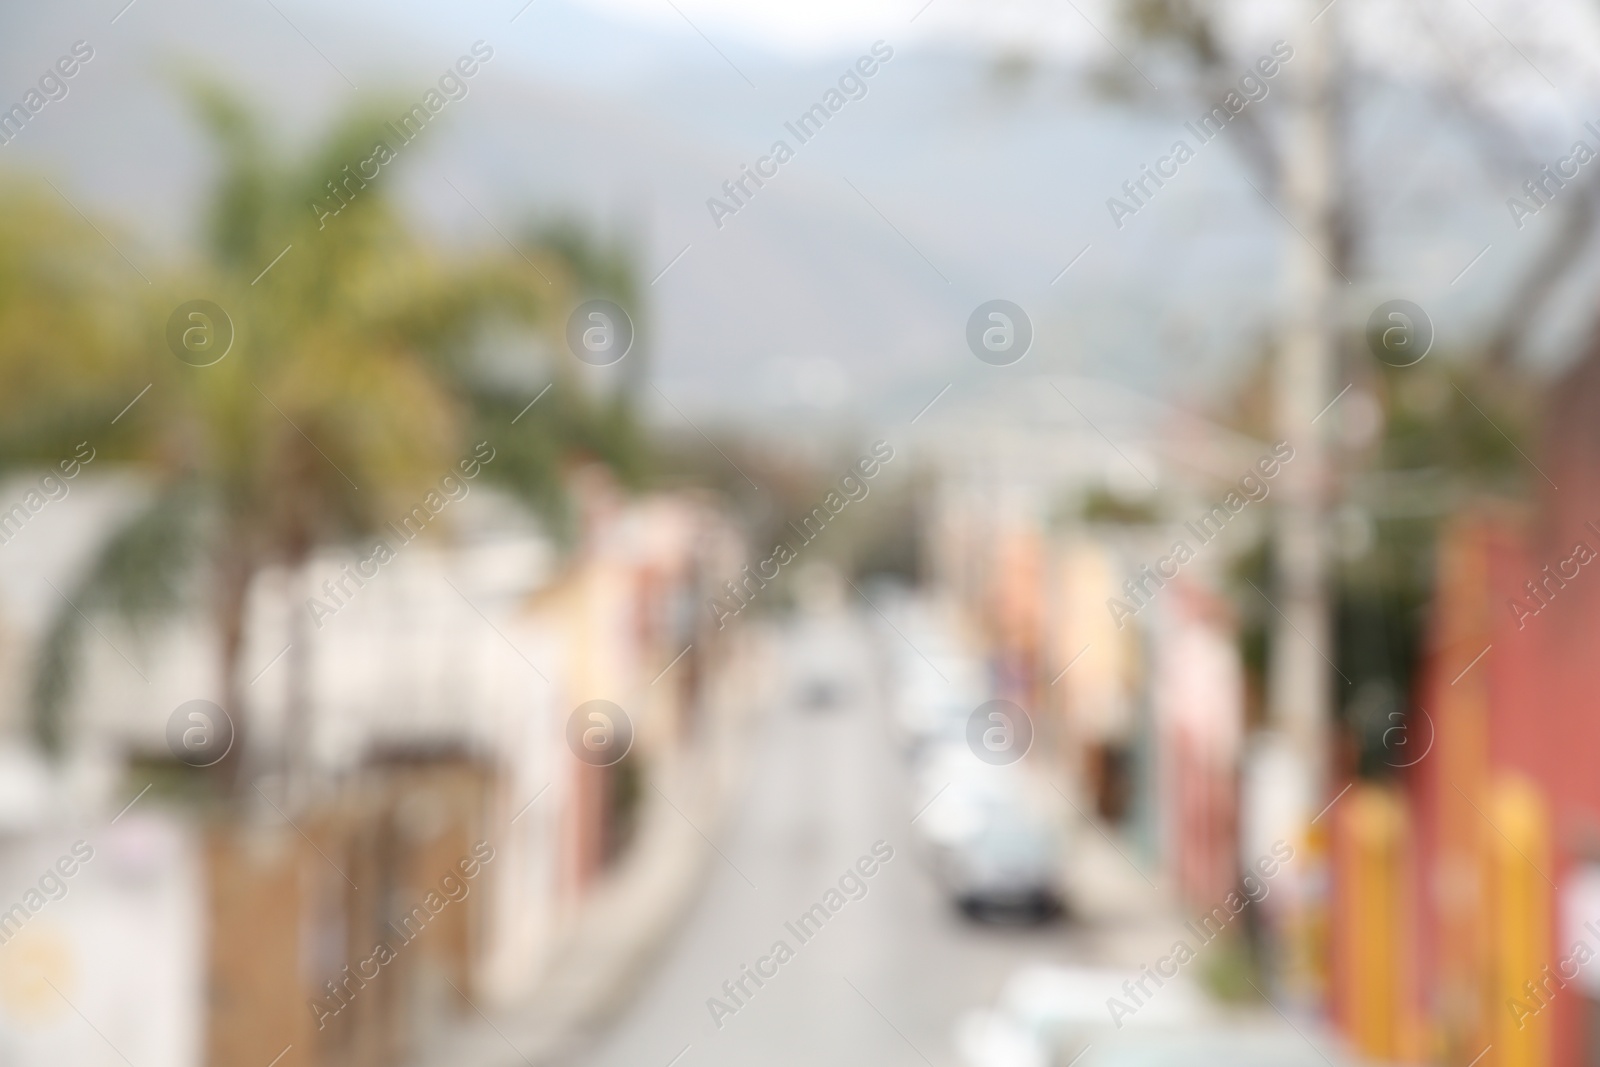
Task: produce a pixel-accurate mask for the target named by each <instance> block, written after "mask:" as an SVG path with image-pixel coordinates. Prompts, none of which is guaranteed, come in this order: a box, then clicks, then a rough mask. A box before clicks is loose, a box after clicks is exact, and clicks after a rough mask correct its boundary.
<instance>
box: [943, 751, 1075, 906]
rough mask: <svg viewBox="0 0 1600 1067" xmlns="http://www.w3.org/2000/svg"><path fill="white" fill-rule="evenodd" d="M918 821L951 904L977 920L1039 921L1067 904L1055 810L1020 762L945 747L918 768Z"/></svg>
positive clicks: (1062, 850) (1058, 827) (1061, 843)
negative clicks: (987, 760) (994, 761)
mask: <svg viewBox="0 0 1600 1067" xmlns="http://www.w3.org/2000/svg"><path fill="white" fill-rule="evenodd" d="M916 781H917V783H918V786H917V792H918V793H919V794H920V797H919V801H920V803H919V809H920V814H918V815H917V817H916V822H915V823H914V824H913V825H914V826H915V827H916V828H917V831H918V837H919V839H920V840H921V842H922V843H923V846H924V850H925V852H926V853H927V855H928V857H929V860H930V864H931V866H932V868H933V871H934V874H935V876H936V877H937V878H938V880H939V882H940V884H941V885H942V886H943V887H944V889H945V891H946V892H947V893H948V894H949V896H950V899H951V900H952V902H953V903H954V904H955V905H956V906H957V907H958V908H960V909H961V911H962V912H963V913H964V914H966V915H967V916H969V917H970V918H974V919H991V920H1017V919H1022V920H1040V919H1046V918H1050V917H1052V916H1054V915H1056V914H1057V913H1059V912H1060V911H1061V910H1062V907H1063V904H1064V894H1063V885H1064V882H1065V879H1064V877H1063V875H1064V869H1063V862H1064V860H1063V853H1064V849H1063V842H1062V832H1061V829H1060V825H1061V823H1060V820H1059V818H1058V817H1057V814H1058V813H1057V812H1056V811H1054V810H1053V808H1052V807H1051V806H1050V805H1048V804H1046V803H1044V802H1043V801H1042V800H1041V798H1040V796H1039V792H1040V791H1039V789H1038V788H1037V786H1038V783H1034V782H1032V781H1031V780H1030V779H1029V778H1028V777H1027V776H1026V775H1025V773H1024V772H1023V771H1022V770H1021V769H1020V768H1014V767H1008V768H999V767H991V766H988V765H986V764H982V763H978V762H977V761H976V760H974V759H973V757H972V754H971V753H970V752H968V751H967V750H966V749H965V747H964V746H963V747H956V746H944V747H942V748H941V749H939V750H938V751H937V753H936V754H930V756H929V758H928V760H927V761H926V763H925V764H924V765H923V766H922V767H921V768H919V773H918V774H917V776H916Z"/></svg>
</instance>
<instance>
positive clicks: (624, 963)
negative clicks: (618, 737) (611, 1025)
mask: <svg viewBox="0 0 1600 1067" xmlns="http://www.w3.org/2000/svg"><path fill="white" fill-rule="evenodd" d="M764 656H765V642H764V640H763V639H762V637H761V636H760V635H759V634H757V633H751V634H747V635H745V636H744V637H743V639H742V640H741V642H740V647H739V648H738V649H737V650H736V652H735V654H734V655H732V656H730V657H729V666H728V668H727V670H726V672H725V674H724V676H723V677H721V678H719V679H718V680H717V682H716V683H715V689H714V692H713V694H712V696H711V699H710V701H709V704H708V708H707V716H706V725H705V736H704V737H703V738H702V740H701V742H700V745H699V746H698V747H697V748H694V749H692V750H689V751H687V752H685V753H684V755H683V757H682V758H681V759H679V760H677V761H675V762H674V763H673V764H672V765H670V766H664V767H660V768H656V769H654V770H652V772H651V777H650V779H649V788H647V790H646V792H645V797H646V800H645V806H644V811H643V813H642V815H641V817H640V822H639V825H638V828H637V830H636V835H635V838H634V845H633V846H632V847H631V848H630V850H629V851H628V852H627V854H626V855H625V856H624V857H623V859H622V860H621V861H620V862H619V863H618V865H617V866H616V867H615V868H614V869H613V870H612V871H611V872H610V873H609V874H608V875H606V877H605V879H604V880H603V881H602V882H601V883H600V884H599V885H598V886H597V887H596V888H595V889H594V890H593V891H592V892H591V893H590V894H589V896H588V897H587V898H586V899H585V900H584V902H583V904H582V905H581V910H580V911H579V913H578V916H577V918H576V920H575V921H574V922H573V923H572V924H571V925H570V926H569V927H568V929H567V930H566V931H565V933H564V936H563V939H562V942H561V944H560V946H559V947H558V948H557V949H556V950H555V951H554V952H553V953H552V962H551V964H550V966H549V968H548V970H547V971H546V973H545V975H544V977H543V978H542V979H541V980H540V982H539V984H538V986H537V988H536V989H535V991H534V992H533V994H532V995H531V996H529V997H528V998H527V1001H526V1002H525V1003H524V1004H522V1005H520V1006H518V1007H514V1008H509V1009H505V1010H499V1011H494V1010H490V1011H487V1012H486V1011H485V1010H483V1009H484V1005H482V1004H473V1005H472V1006H470V1007H466V1008H465V1009H464V1010H465V1014H464V1015H463V1016H461V1017H460V1018H459V1021H458V1022H457V1023H455V1024H453V1025H451V1026H450V1027H448V1028H447V1029H446V1030H444V1031H443V1032H442V1033H441V1034H439V1035H437V1036H436V1037H435V1038H434V1039H433V1040H432V1041H431V1042H429V1043H428V1045H427V1046H426V1047H424V1048H423V1049H422V1050H420V1052H419V1054H418V1056H417V1057H416V1059H415V1060H414V1061H413V1062H414V1063H415V1064H416V1065H417V1067H530V1065H531V1067H544V1065H545V1064H554V1063H568V1062H571V1061H572V1059H573V1058H574V1056H575V1055H576V1054H577V1053H578V1052H579V1051H581V1050H582V1049H583V1048H584V1047H585V1046H586V1045H587V1044H588V1043H589V1042H590V1041H592V1040H593V1039H594V1038H595V1037H596V1036H597V1035H598V1034H599V1033H600V1032H601V1031H602V1030H603V1029H604V1028H605V1026H606V1025H607V1023H608V1022H609V1021H610V1020H611V1019H612V1018H614V1017H615V1016H616V1015H617V1014H618V1013H619V1012H620V1011H622V1010H623V1009H624V1008H625V1007H626V1005H627V1004H628V1003H629V1001H630V999H631V997H632V995H633V993H634V992H635V990H636V989H637V987H638V985H639V983H640V982H641V981H642V980H643V978H644V977H645V976H646V974H647V972H648V970H649V967H650V964H651V963H652V962H653V960H654V959H655V958H656V956H657V954H658V953H659V952H660V951H661V950H662V949H663V948H664V947H665V945H666V942H667V940H668V939H669V938H670V936H671V935H672V933H673V932H674V931H675V930H676V929H677V928H678V926H679V921H680V919H681V917H682V916H683V914H684V913H685V912H686V911H687V910H688V908H689V906H690V905H691V904H692V903H693V901H694V899H695V897H696V895H697V893H698V891H699V888H700V884H701V882H702V879H703V877H704V875H705V873H706V870H707V866H708V860H709V858H710V857H711V856H713V855H714V854H713V853H712V851H711V846H710V843H709V841H708V838H714V837H715V836H716V835H717V833H718V832H719V830H720V828H721V826H722V823H723V820H724V817H725V815H726V813H727V811H728V803H727V801H728V799H729V797H730V796H731V795H733V794H734V793H735V792H736V791H737V789H738V788H739V787H740V786H741V785H742V782H741V781H740V775H739V767H740V764H739V760H738V757H739V754H740V753H741V751H742V750H743V747H744V734H745V730H746V726H747V723H748V721H749V719H750V716H751V709H752V707H753V706H754V705H756V704H757V702H758V701H759V700H760V699H761V694H760V693H759V691H758V683H757V678H758V676H759V674H760V661H761V660H762V659H763V658H764Z"/></svg>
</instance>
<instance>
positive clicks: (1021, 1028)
mask: <svg viewBox="0 0 1600 1067" xmlns="http://www.w3.org/2000/svg"><path fill="white" fill-rule="evenodd" d="M1135 977H1137V969H1136V968H1131V967H1130V968H1128V969H1125V970H1124V969H1115V968H1108V967H1083V966H1061V965H1034V966H1030V967H1025V968H1023V969H1022V970H1020V971H1018V972H1017V973H1016V974H1013V975H1012V976H1011V977H1010V978H1009V979H1007V980H1006V983H1005V986H1004V987H1003V988H1002V990H1001V993H1000V997H999V1000H998V1002H997V1003H996V1004H995V1006H994V1007H993V1008H983V1009H979V1010H976V1011H970V1012H967V1013H966V1014H965V1015H963V1016H962V1017H961V1019H960V1020H959V1021H958V1022H957V1024H956V1033H955V1044H956V1051H957V1054H958V1055H959V1056H960V1058H961V1060H962V1062H963V1063H964V1064H966V1065H967V1067H1066V1065H1069V1064H1070V1065H1072V1067H1345V1065H1346V1064H1348V1063H1349V1062H1350V1061H1349V1060H1348V1059H1346V1058H1345V1057H1343V1056H1341V1055H1340V1054H1339V1052H1338V1050H1337V1047H1336V1046H1335V1045H1334V1043H1333V1042H1330V1041H1328V1040H1327V1039H1326V1038H1325V1037H1322V1036H1321V1035H1319V1034H1318V1033H1317V1031H1316V1030H1315V1028H1314V1027H1312V1026H1310V1025H1302V1026H1301V1027H1300V1028H1298V1029H1297V1028H1295V1027H1294V1026H1292V1025H1290V1024H1289V1023H1288V1022H1287V1021H1286V1020H1284V1019H1283V1018H1282V1017H1280V1016H1279V1015H1277V1014H1276V1013H1275V1012H1273V1011H1272V1010H1271V1009H1270V1008H1269V1007H1268V1006H1267V1005H1266V1004H1264V1003H1263V1004H1262V1005H1261V1008H1260V1011H1259V1012H1256V1013H1254V1014H1253V1015H1248V1014H1241V1013H1240V1012H1239V1011H1237V1010H1233V1011H1229V1012H1228V1013H1226V1014H1224V1013H1222V1012H1220V1011H1218V1010H1217V1009H1216V1008H1215V1007H1214V1006H1213V1005H1212V1004H1211V1002H1210V1001H1208V1000H1207V998H1206V997H1205V995H1204V994H1203V993H1202V992H1201V991H1200V989H1199V988H1198V987H1197V986H1196V985H1194V983H1193V982H1192V980H1191V979H1190V977H1189V976H1188V975H1186V974H1180V975H1178V976H1177V977H1176V978H1170V979H1168V980H1167V981H1166V982H1165V984H1163V985H1162V986H1161V988H1160V989H1158V990H1155V991H1154V992H1155V995H1154V996H1150V997H1149V998H1148V999H1146V1000H1145V1001H1144V1003H1143V1004H1142V1005H1141V1006H1140V1007H1139V1009H1138V1010H1137V1011H1136V1012H1135V1013H1134V1014H1132V1015H1130V1016H1127V1017H1125V1018H1121V1019H1119V1020H1118V1023H1113V1022H1112V1019H1111V1015H1110V1013H1109V1010H1108V1007H1107V1002H1108V1001H1109V1000H1110V999H1111V998H1113V997H1116V998H1123V999H1126V998H1127V993H1126V991H1125V990H1124V985H1123V984H1124V983H1125V982H1126V981H1128V980H1129V979H1130V978H1135ZM1119 1024H1120V1025H1119ZM1314 1040H1315V1041H1317V1043H1316V1044H1313V1041H1314Z"/></svg>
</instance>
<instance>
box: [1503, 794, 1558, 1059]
mask: <svg viewBox="0 0 1600 1067" xmlns="http://www.w3.org/2000/svg"><path fill="white" fill-rule="evenodd" d="M1485 814H1486V815H1487V816H1488V818H1489V820H1490V821H1491V822H1492V823H1493V827H1492V829H1491V831H1490V833H1489V835H1488V837H1487V838H1486V839H1485V843H1486V845H1487V846H1488V851H1489V869H1490V883H1489V884H1490V894H1491V896H1490V905H1491V923H1490V930H1491V934H1490V938H1491V960H1492V965H1491V966H1492V974H1493V982H1494V991H1495V994H1496V995H1495V997H1494V1003H1493V1012H1492V1014H1491V1018H1492V1020H1493V1023H1492V1025H1493V1030H1494V1053H1493V1055H1494V1062H1495V1065H1496V1067H1549V1064H1550V1063H1551V1062H1552V1059H1551V1052H1552V1041H1551V1037H1552V1034H1553V1033H1554V1029H1555V1018H1554V1017H1555V1011H1556V1009H1554V1008H1552V1007H1550V1005H1551V1004H1552V1003H1553V1002H1554V1001H1555V1000H1556V999H1559V998H1566V999H1568V1000H1572V1001H1574V1002H1575V1001H1576V998H1577V997H1578V993H1577V991H1576V990H1569V991H1567V992H1565V993H1563V992H1561V979H1560V976H1559V974H1558V973H1557V971H1558V967H1557V965H1558V962H1559V960H1558V959H1554V958H1552V957H1551V947H1550V946H1551V940H1550V929H1551V927H1550V924H1551V914H1550V913H1551V910H1552V908H1553V906H1554V895H1555V890H1554V889H1552V888H1551V886H1550V883H1549V882H1547V881H1546V880H1545V879H1546V876H1547V875H1549V873H1550V858H1549V857H1550V832H1549V817H1548V815H1547V814H1546V812H1545V806H1544V802H1543V800H1542V798H1541V796H1540V794H1539V791H1538V787H1537V786H1535V785H1534V784H1533V783H1532V782H1531V781H1529V780H1528V779H1526V778H1524V777H1522V776H1520V775H1502V776H1497V777H1496V778H1495V780H1494V782H1493V784H1492V786H1491V789H1490V797H1489V810H1488V811H1487V812H1485ZM1547 967H1548V968H1549V970H1548V971H1546V968H1547Z"/></svg>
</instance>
